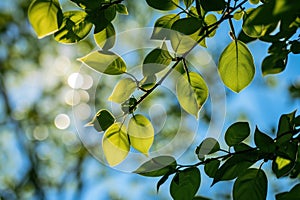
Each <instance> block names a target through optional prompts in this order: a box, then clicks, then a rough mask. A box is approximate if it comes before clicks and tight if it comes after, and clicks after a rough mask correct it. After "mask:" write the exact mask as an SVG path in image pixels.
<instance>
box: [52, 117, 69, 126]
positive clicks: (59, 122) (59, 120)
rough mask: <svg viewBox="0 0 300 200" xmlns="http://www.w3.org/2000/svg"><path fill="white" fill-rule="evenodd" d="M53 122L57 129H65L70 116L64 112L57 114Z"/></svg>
mask: <svg viewBox="0 0 300 200" xmlns="http://www.w3.org/2000/svg"><path fill="white" fill-rule="evenodd" d="M54 124H55V126H56V127H57V128H58V129H66V128H68V127H69V126H70V117H69V116H68V115H66V114H59V115H57V116H56V117H55V120H54Z"/></svg>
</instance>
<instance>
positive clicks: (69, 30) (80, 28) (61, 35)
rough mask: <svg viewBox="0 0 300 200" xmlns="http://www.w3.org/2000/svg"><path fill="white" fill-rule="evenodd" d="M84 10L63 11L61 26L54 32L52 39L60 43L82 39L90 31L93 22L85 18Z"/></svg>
mask: <svg viewBox="0 0 300 200" xmlns="http://www.w3.org/2000/svg"><path fill="white" fill-rule="evenodd" d="M86 17H87V14H86V12H84V11H78V10H76V11H68V12H64V19H63V22H62V25H61V27H60V28H59V30H58V31H57V32H55V33H54V39H55V40H56V41H58V42H61V43H76V42H79V41H80V40H82V39H84V38H85V37H86V36H87V35H88V34H89V32H90V30H91V28H92V26H93V24H92V23H91V22H89V21H87V20H86Z"/></svg>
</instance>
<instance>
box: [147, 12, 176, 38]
mask: <svg viewBox="0 0 300 200" xmlns="http://www.w3.org/2000/svg"><path fill="white" fill-rule="evenodd" d="M179 18H180V17H179V15H176V14H169V15H164V16H162V17H160V18H158V19H157V20H156V22H155V24H154V29H153V33H152V36H151V39H157V40H164V39H166V40H169V39H170V32H169V29H171V26H172V25H173V23H174V22H175V21H176V20H178V19H179Z"/></svg>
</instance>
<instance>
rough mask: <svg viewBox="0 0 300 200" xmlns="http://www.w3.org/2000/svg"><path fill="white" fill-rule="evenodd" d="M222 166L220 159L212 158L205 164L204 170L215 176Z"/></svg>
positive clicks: (207, 173) (210, 175)
mask: <svg viewBox="0 0 300 200" xmlns="http://www.w3.org/2000/svg"><path fill="white" fill-rule="evenodd" d="M219 166H220V161H219V160H212V161H210V162H208V163H206V164H205V165H204V171H205V173H206V175H207V176H209V177H211V178H214V177H215V174H216V172H217V171H218V168H219Z"/></svg>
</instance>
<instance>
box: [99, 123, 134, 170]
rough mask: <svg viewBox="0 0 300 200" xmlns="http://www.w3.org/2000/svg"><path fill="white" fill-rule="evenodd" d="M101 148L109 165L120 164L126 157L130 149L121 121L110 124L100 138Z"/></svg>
mask: <svg viewBox="0 0 300 200" xmlns="http://www.w3.org/2000/svg"><path fill="white" fill-rule="evenodd" d="M102 148H103V152H104V155H105V158H106V160H107V162H108V164H109V165H110V166H115V165H118V164H120V163H121V162H122V161H123V160H124V159H125V158H126V157H127V155H128V152H129V149H130V144H129V140H128V137H127V133H126V127H125V126H124V125H121V123H114V124H113V125H111V126H110V127H109V128H108V129H107V130H106V132H105V134H104V136H103V138H102Z"/></svg>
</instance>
